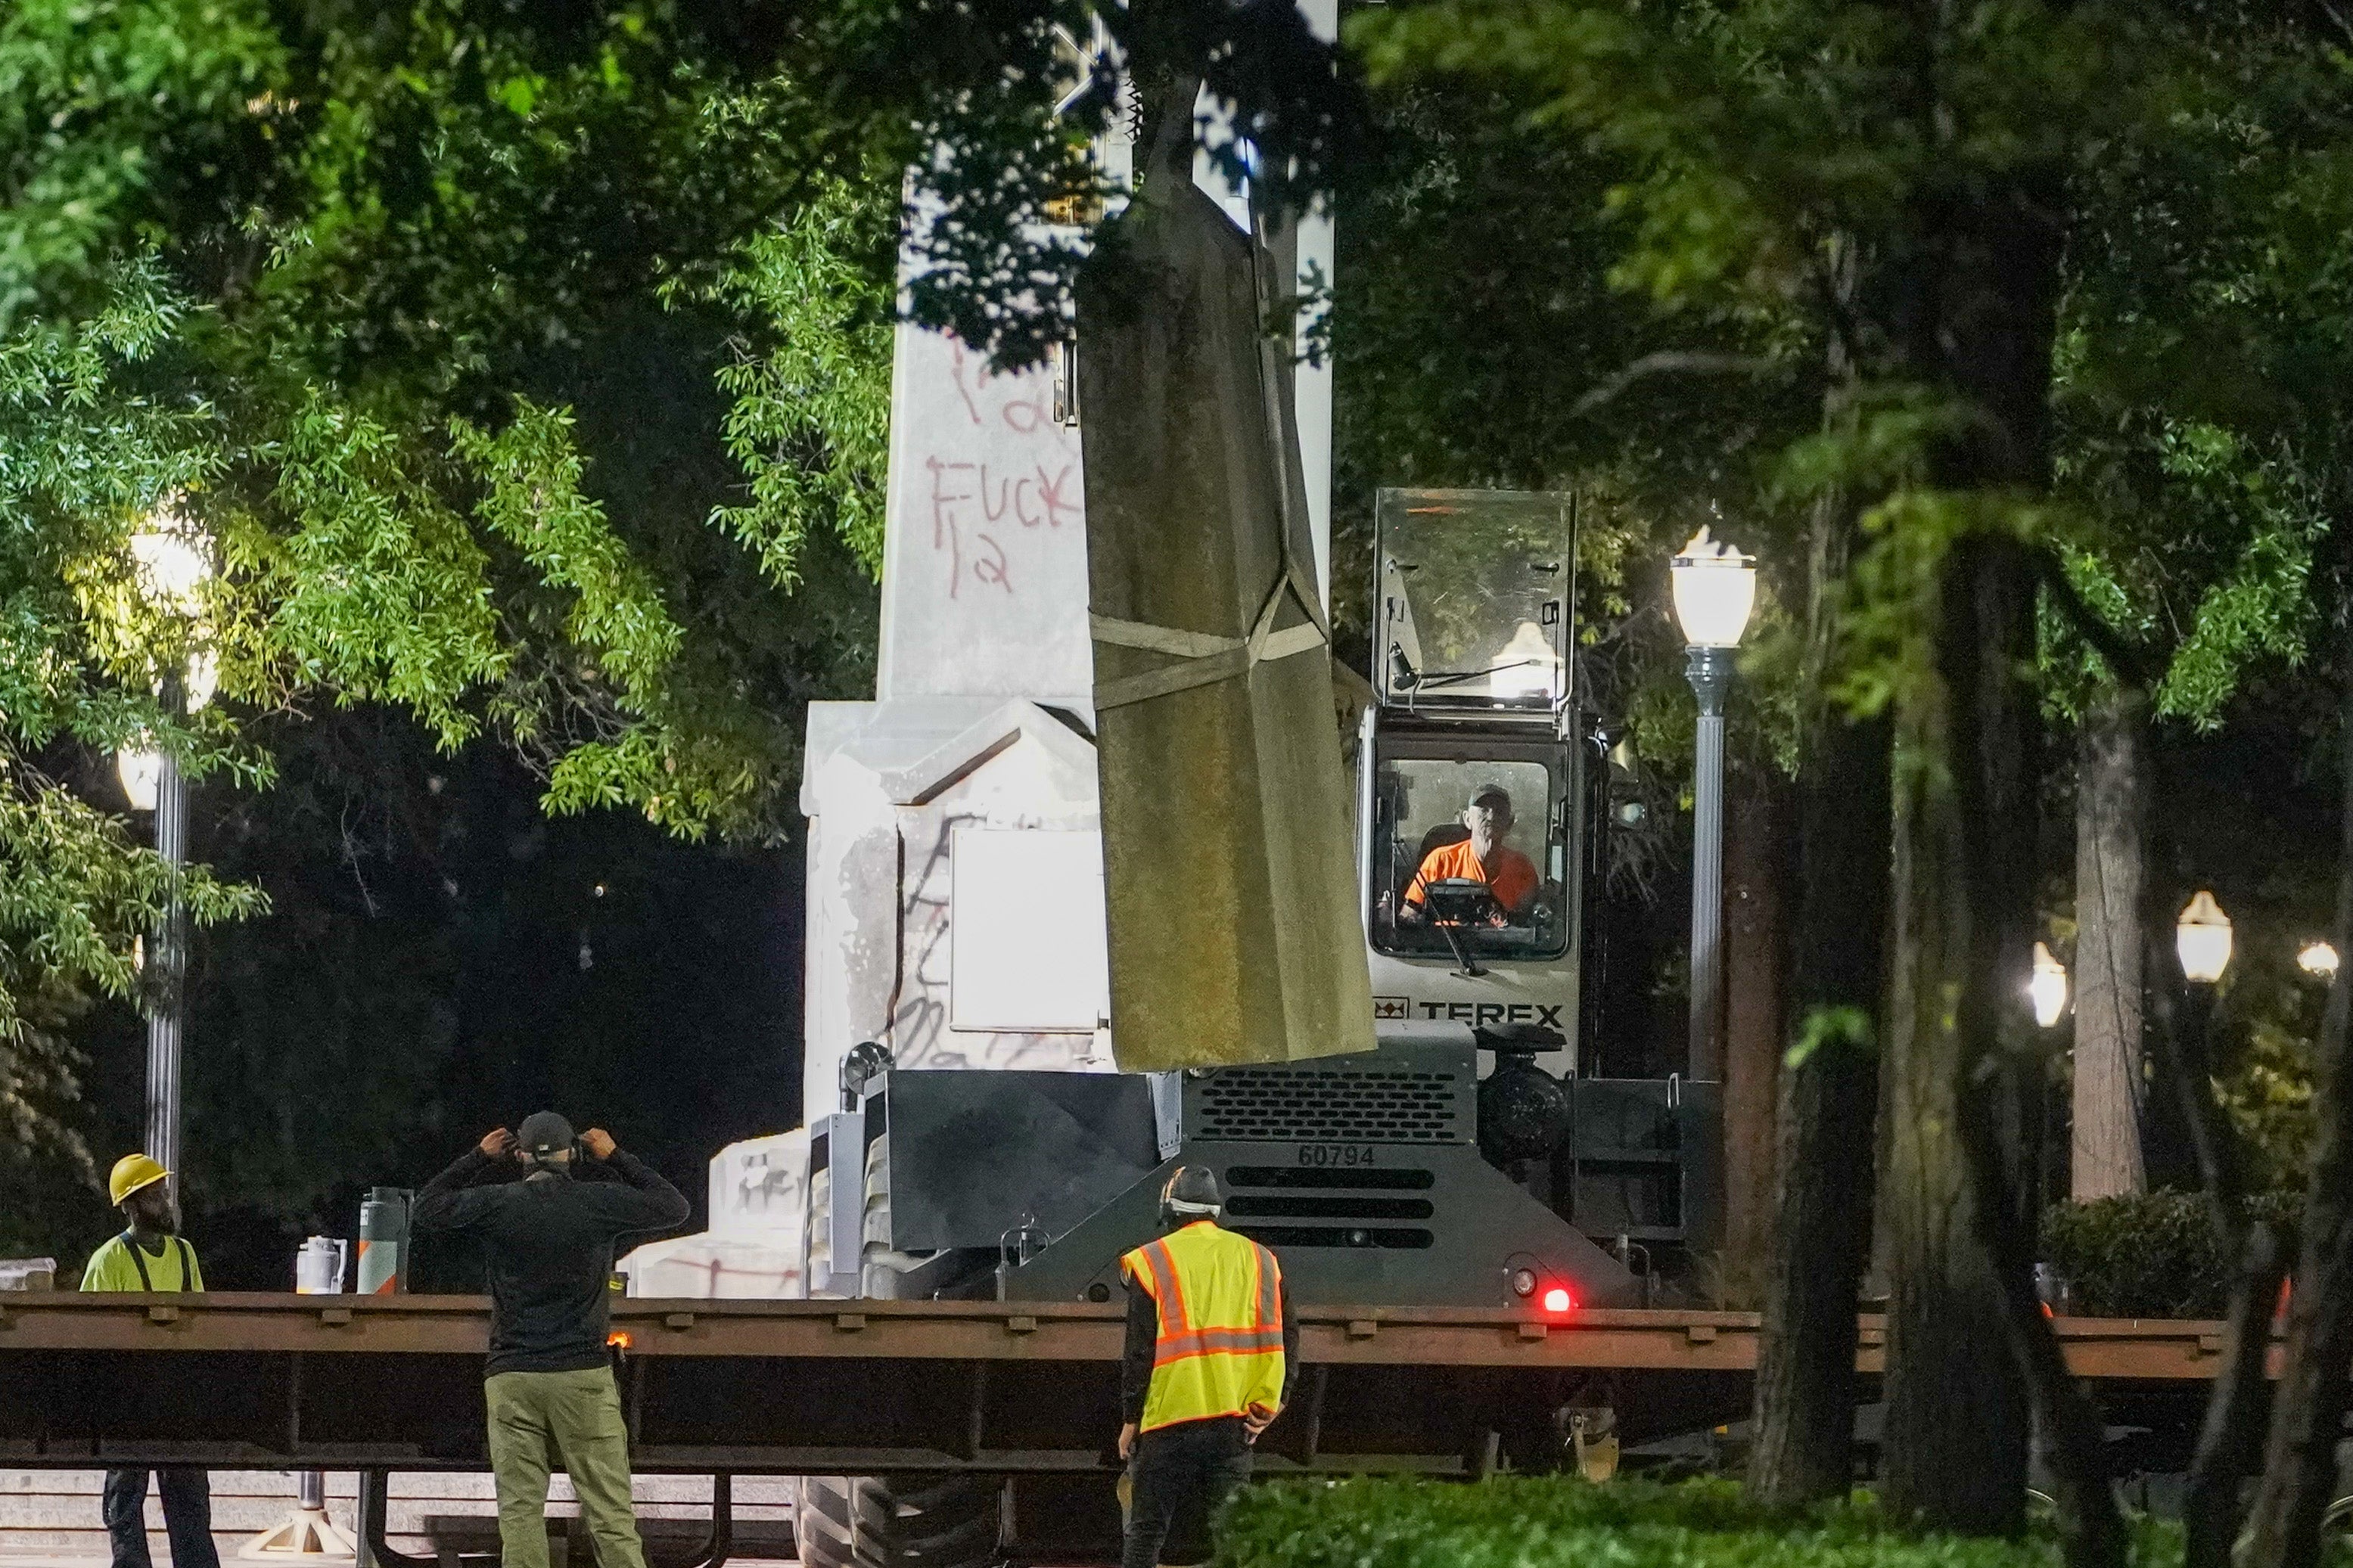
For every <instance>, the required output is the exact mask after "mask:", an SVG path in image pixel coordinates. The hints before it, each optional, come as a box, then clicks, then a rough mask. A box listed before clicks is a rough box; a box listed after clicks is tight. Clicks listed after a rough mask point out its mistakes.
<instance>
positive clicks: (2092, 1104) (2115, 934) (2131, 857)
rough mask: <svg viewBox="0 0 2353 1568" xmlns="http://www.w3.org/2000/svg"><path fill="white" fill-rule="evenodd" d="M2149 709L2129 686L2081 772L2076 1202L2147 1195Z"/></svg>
mask: <svg viewBox="0 0 2353 1568" xmlns="http://www.w3.org/2000/svg"><path fill="white" fill-rule="evenodd" d="M2147 756H2148V702H2147V699H2146V698H2145V697H2143V696H2142V695H2141V694H2140V693H2139V692H2138V691H2137V690H2135V689H2132V688H2129V687H2122V686H2119V687H2113V688H2110V689H2107V690H2105V691H2104V692H2102V693H2101V694H2100V695H2099V696H2098V697H2097V698H2096V699H2095V700H2094V702H2093V704H2092V706H2091V708H2090V709H2089V710H2087V711H2086V712H2085V713H2084V723H2083V730H2082V732H2081V734H2080V736H2079V738H2078V745H2077V750H2076V772H2075V1075H2074V1134H2073V1141H2072V1145H2071V1150H2070V1152H2071V1156H2072V1158H2071V1162H2070V1163H2071V1166H2072V1169H2073V1177H2072V1179H2071V1181H2070V1183H2069V1191H2070V1193H2071V1194H2072V1195H2073V1197H2074V1199H2075V1201H2076V1202H2077V1203H2088V1202H2090V1201H2092V1200H2093V1199H2094V1198H2106V1197H2114V1196H2116V1195H2117V1194H2122V1193H2137V1192H2141V1191H2144V1190H2146V1188H2147V1174H2146V1172H2145V1170H2144V1168H2143V1165H2142V1162H2141V1146H2140V1103H2141V1066H2140V1053H2141V950H2142V943H2141V886H2142V882H2143V879H2144V877H2145V869H2144V868H2145V867H2146V866H2147V840H2146V835H2145V832H2144V826H2145V824H2146V821H2147V816H2146V810H2145V805H2144V798H2145V797H2144V793H2143V786H2142V780H2143V778H2144V777H2145V776H2146V774H2147Z"/></svg>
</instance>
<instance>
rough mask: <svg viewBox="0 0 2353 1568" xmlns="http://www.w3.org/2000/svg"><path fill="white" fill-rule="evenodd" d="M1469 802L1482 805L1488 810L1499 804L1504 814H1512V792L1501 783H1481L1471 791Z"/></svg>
mask: <svg viewBox="0 0 2353 1568" xmlns="http://www.w3.org/2000/svg"><path fill="white" fill-rule="evenodd" d="M1471 804H1472V805H1473V806H1474V807H1484V808H1485V809H1487V810H1489V811H1493V810H1495V809H1496V808H1497V807H1499V806H1500V807H1501V808H1502V809H1503V813H1504V816H1511V815H1512V792H1511V791H1510V790H1507V789H1505V788H1504V786H1503V785H1502V784H1481V785H1480V786H1479V787H1478V788H1477V789H1474V790H1472V792H1471Z"/></svg>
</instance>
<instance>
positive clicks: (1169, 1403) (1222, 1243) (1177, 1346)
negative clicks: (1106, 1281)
mask: <svg viewBox="0 0 2353 1568" xmlns="http://www.w3.org/2000/svg"><path fill="white" fill-rule="evenodd" d="M1119 1268H1120V1273H1121V1274H1122V1275H1123V1276H1124V1278H1125V1279H1127V1281H1128V1283H1129V1285H1130V1287H1131V1288H1132V1289H1140V1290H1142V1291H1143V1292H1144V1293H1145V1295H1147V1296H1149V1297H1151V1298H1152V1299H1153V1300H1154V1301H1155V1302H1156V1303H1157V1304H1158V1306H1159V1316H1160V1333H1159V1337H1158V1339H1157V1340H1156V1341H1155V1343H1154V1345H1153V1350H1152V1390H1151V1392H1150V1393H1149V1394H1146V1395H1145V1400H1144V1419H1143V1421H1142V1422H1141V1423H1139V1424H1138V1428H1137V1429H1138V1430H1140V1431H1145V1432H1150V1431H1152V1430H1154V1429H1155V1428H1156V1427H1161V1426H1176V1424H1177V1423H1178V1422H1180V1421H1207V1420H1209V1419H1210V1418H1212V1417H1214V1416H1219V1415H1248V1414H1249V1413H1250V1410H1251V1409H1252V1408H1256V1409H1258V1410H1260V1411H1262V1412H1264V1413H1265V1414H1266V1415H1272V1414H1273V1413H1274V1412H1275V1411H1276V1410H1277V1409H1278V1408H1280V1407H1281V1405H1282V1370H1283V1368H1282V1304H1281V1303H1282V1268H1281V1267H1280V1266H1279V1265H1278V1264H1277V1263H1276V1262H1275V1260H1274V1254H1273V1253H1271V1252H1269V1251H1268V1250H1267V1249H1266V1248H1265V1247H1261V1246H1260V1245H1259V1244H1258V1243H1257V1242H1255V1241H1252V1240H1250V1237H1246V1236H1236V1235H1235V1234H1234V1233H1233V1232H1232V1231H1229V1230H1222V1229H1220V1228H1219V1227H1218V1226H1216V1225H1214V1224H1212V1223H1211V1222H1209V1221H1208V1220H1199V1221H1197V1222H1196V1223H1194V1224H1192V1225H1188V1226H1185V1228H1184V1229H1182V1230H1179V1231H1177V1232H1176V1233H1175V1234H1174V1235H1171V1236H1165V1237H1161V1238H1160V1239H1159V1240H1158V1241H1151V1242H1146V1243H1145V1245H1143V1246H1142V1247H1137V1248H1136V1249H1135V1250H1134V1251H1133V1252H1131V1253H1129V1254H1127V1255H1126V1256H1125V1257H1124V1258H1121V1259H1120V1260H1119Z"/></svg>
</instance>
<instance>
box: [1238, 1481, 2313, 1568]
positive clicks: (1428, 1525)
mask: <svg viewBox="0 0 2353 1568" xmlns="http://www.w3.org/2000/svg"><path fill="white" fill-rule="evenodd" d="M2132 1528H2133V1543H2132V1562H2133V1564H2134V1568H2179V1564H2180V1562H2181V1531H2180V1529H2179V1526H2178V1525H2175V1524H2172V1523H2169V1522H2167V1521H2157V1520H2152V1519H2149V1518H2148V1517H2147V1516H2145V1515H2137V1516H2135V1517H2134V1518H2133V1520H2132ZM2324 1560H2325V1561H2326V1562H2327V1563H2329V1564H2331V1568H2353V1551H2349V1550H2348V1545H2347V1542H2345V1540H2344V1539H2343V1538H2341V1537H2340V1538H2337V1539H2333V1540H2331V1541H2330V1542H2329V1543H2328V1546H2327V1552H2326V1555H2325V1559H2324ZM1213 1568H2060V1552H2059V1543H2058V1542H2057V1541H2056V1540H2055V1539H2054V1538H2053V1536H2052V1531H2051V1530H2050V1528H2049V1526H2048V1525H2047V1524H2039V1525H2037V1526H2036V1527H2035V1529H2034V1531H2033V1532H2032V1533H2031V1535H2030V1536H2029V1537H2028V1538H2027V1539H2026V1540H2024V1541H1986V1540H1980V1539H1973V1538H1967V1537H1959V1536H1950V1535H1919V1534H1911V1533H1907V1532H1905V1531H1901V1530H1898V1529H1896V1528H1894V1526H1893V1525H1892V1524H1891V1523H1889V1521H1887V1520H1886V1518H1885V1517H1884V1516H1883V1515H1882V1514H1881V1513H1880V1512H1879V1510H1877V1509H1876V1508H1875V1507H1873V1504H1872V1501H1871V1500H1870V1498H1869V1496H1868V1495H1867V1494H1863V1493H1857V1494H1856V1496H1855V1497H1854V1499H1853V1500H1851V1501H1848V1502H1841V1503H1835V1504H1830V1505H1826V1506H1823V1507H1820V1508H1814V1509H1809V1510H1805V1511H1804V1512H1802V1513H1780V1512H1773V1511H1770V1510H1765V1509H1760V1508H1757V1506H1755V1505H1754V1504H1752V1503H1749V1502H1748V1501H1746V1500H1745V1499H1743V1498H1742V1496H1741V1495H1740V1489H1739V1488H1738V1487H1737V1486H1736V1485H1735V1484H1734V1483H1733V1482H1731V1481H1726V1480H1699V1481H1687V1482H1684V1483H1683V1484H1682V1485H1679V1486H1660V1485H1658V1484H1656V1483H1654V1482H1647V1481H1641V1480H1633V1479H1625V1478H1622V1477H1621V1478H1620V1479H1617V1480H1614V1481H1611V1482H1609V1484H1608V1485H1606V1486H1593V1485H1590V1484H1588V1483H1587V1482H1585V1481H1581V1480H1577V1479H1569V1478H1564V1477H1503V1478H1500V1479H1495V1480H1491V1481H1482V1482H1480V1483H1478V1484H1476V1485H1473V1486H1457V1485H1452V1484H1450V1483H1447V1482H1443V1481H1420V1480H1374V1479H1356V1480H1345V1481H1293V1480H1285V1481H1276V1482H1271V1483H1270V1484H1268V1485H1265V1486H1259V1487H1250V1488H1245V1489H1243V1490H1242V1492H1241V1494H1240V1496H1238V1497H1237V1498H1235V1500H1234V1501H1233V1503H1232V1504H1231V1505H1230V1506H1229V1508H1228V1509H1227V1510H1226V1512H1225V1513H1224V1515H1223V1516H1222V1517H1221V1518H1220V1519H1219V1526H1218V1554H1217V1557H1216V1560H1215V1562H1214V1564H1213Z"/></svg>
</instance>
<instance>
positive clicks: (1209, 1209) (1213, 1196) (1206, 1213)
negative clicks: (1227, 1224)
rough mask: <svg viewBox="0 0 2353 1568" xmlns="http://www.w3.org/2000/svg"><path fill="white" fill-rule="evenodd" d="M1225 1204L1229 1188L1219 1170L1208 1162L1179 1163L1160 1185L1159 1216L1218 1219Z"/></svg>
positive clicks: (1184, 1218)
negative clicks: (1222, 1184)
mask: <svg viewBox="0 0 2353 1568" xmlns="http://www.w3.org/2000/svg"><path fill="white" fill-rule="evenodd" d="M1225 1206H1226V1192H1225V1189H1224V1188H1223V1187H1220V1186H1219V1185H1218V1176H1217V1173H1216V1172H1214V1171H1212V1170H1210V1169H1209V1168H1208V1166H1207V1165H1179V1166H1177V1167H1176V1173H1175V1174H1173V1175H1171V1176H1170V1177H1169V1178H1168V1184H1167V1185H1166V1186H1165V1187H1163V1188H1161V1189H1160V1217H1161V1218H1163V1219H1165V1220H1176V1221H1181V1222H1187V1223H1189V1222H1191V1221H1193V1220H1197V1219H1215V1218H1216V1217H1217V1216H1218V1215H1219V1214H1220V1213H1222V1212H1223V1211H1224V1209H1225Z"/></svg>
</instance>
